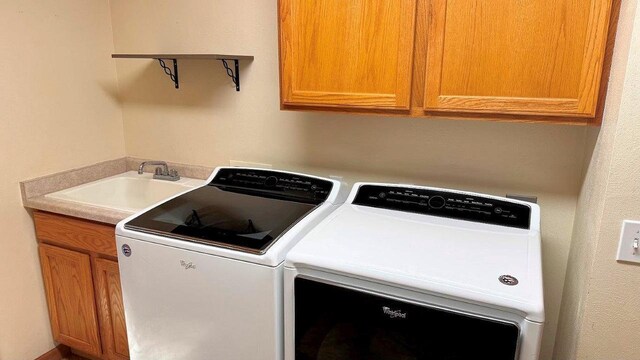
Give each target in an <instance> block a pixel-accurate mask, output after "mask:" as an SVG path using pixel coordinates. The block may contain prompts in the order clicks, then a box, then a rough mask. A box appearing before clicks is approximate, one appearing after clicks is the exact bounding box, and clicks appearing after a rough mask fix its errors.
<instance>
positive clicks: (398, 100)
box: [280, 0, 416, 109]
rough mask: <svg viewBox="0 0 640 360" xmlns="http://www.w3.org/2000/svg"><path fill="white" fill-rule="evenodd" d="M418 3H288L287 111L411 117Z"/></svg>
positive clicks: (284, 16)
mask: <svg viewBox="0 0 640 360" xmlns="http://www.w3.org/2000/svg"><path fill="white" fill-rule="evenodd" d="M415 18H416V0H349V1H344V0H313V1H309V0H280V51H281V52H280V54H281V72H280V74H281V96H282V102H283V104H286V105H311V106H323V107H326V106H328V107H335V106H339V107H356V108H364V109H367V108H369V109H409V105H410V103H411V71H412V70H411V69H412V61H413V44H414V39H413V37H414V34H415V31H414V26H415Z"/></svg>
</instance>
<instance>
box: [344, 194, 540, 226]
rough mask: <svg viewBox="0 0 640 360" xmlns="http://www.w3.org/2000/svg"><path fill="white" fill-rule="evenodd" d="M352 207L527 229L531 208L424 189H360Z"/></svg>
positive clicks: (468, 195)
mask: <svg viewBox="0 0 640 360" xmlns="http://www.w3.org/2000/svg"><path fill="white" fill-rule="evenodd" d="M353 204H354V205H364V206H371V207H376V208H383V209H390V210H399V211H406V212H413V213H420V214H425V215H431V216H440V217H446V218H451V219H460V220H467V221H474V222H480V223H485V224H492V225H501V226H509V227H514V228H519V229H529V222H530V218H531V207H529V206H527V205H523V204H517V203H513V202H509V201H504V200H497V199H493V198H488V197H483V196H480V195H475V194H473V195H472V194H463V193H458V192H449V191H442V190H432V189H425V188H410V187H399V186H381V185H362V186H361V187H360V189H358V193H357V194H356V197H355V199H354V200H353Z"/></svg>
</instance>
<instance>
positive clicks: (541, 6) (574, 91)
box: [279, 0, 619, 124]
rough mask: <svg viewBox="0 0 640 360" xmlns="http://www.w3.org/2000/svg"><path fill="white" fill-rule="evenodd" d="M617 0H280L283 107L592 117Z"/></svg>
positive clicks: (582, 120) (602, 87) (583, 120)
mask: <svg viewBox="0 0 640 360" xmlns="http://www.w3.org/2000/svg"><path fill="white" fill-rule="evenodd" d="M618 7H619V0H584V1H576V0H518V1H515V0H494V1H485V0H349V1H344V0H314V1H307V0H280V1H279V16H280V81H281V103H282V108H283V109H294V110H295V109H312V110H313V109H331V110H338V111H340V110H342V111H349V112H376V113H388V114H400V115H405V116H406V115H408V116H416V117H432V116H438V117H458V118H460V117H462V118H465V117H469V118H471V117H472V118H486V119H500V120H517V121H547V122H561V123H577V124H590V123H596V124H597V123H598V119H597V117H598V112H599V110H601V108H602V101H603V99H604V96H603V95H604V92H605V91H606V82H607V76H608V63H610V62H609V60H610V53H611V49H612V44H613V36H614V34H613V32H614V31H612V30H611V29H615V23H613V24H612V19H614V20H615V19H616V16H613V15H614V14H615V15H617V9H618Z"/></svg>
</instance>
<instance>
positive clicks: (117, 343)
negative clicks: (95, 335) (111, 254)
mask: <svg viewBox="0 0 640 360" xmlns="http://www.w3.org/2000/svg"><path fill="white" fill-rule="evenodd" d="M95 269H96V278H95V280H96V292H97V294H98V308H99V309H100V323H101V324H102V327H101V328H102V338H103V345H104V348H105V349H104V352H105V354H106V355H107V357H108V358H109V359H128V358H129V345H128V343H127V328H126V324H125V318H124V305H123V303H122V288H121V286H120V272H119V270H118V263H117V262H115V261H110V260H105V259H95Z"/></svg>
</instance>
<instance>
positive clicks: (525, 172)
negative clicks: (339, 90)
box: [111, 0, 587, 359]
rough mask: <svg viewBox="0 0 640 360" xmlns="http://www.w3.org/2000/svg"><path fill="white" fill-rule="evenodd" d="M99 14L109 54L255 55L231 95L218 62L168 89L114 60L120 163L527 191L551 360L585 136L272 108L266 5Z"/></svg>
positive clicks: (219, 3) (163, 0) (181, 5)
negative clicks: (105, 21) (536, 209)
mask: <svg viewBox="0 0 640 360" xmlns="http://www.w3.org/2000/svg"><path fill="white" fill-rule="evenodd" d="M111 9H112V19H113V32H114V44H115V48H116V51H117V52H121V53H126V52H134V53H135V52H143V53H145V52H146V53H162V52H165V53H172V52H185V53H231V54H234V53H235V54H247V55H254V56H255V61H253V62H252V63H243V64H242V65H241V87H242V91H241V92H239V93H236V92H235V90H234V87H233V85H232V84H231V80H230V79H229V78H227V76H226V74H225V72H224V69H223V68H222V65H221V64H220V63H219V62H215V61H179V74H180V82H181V83H180V89H179V90H175V89H174V88H173V86H172V84H171V82H170V80H169V79H168V78H167V77H166V76H165V75H164V74H163V73H162V70H161V69H160V68H159V66H158V64H157V62H153V61H151V60H117V61H116V64H117V70H118V78H119V85H120V89H121V93H120V94H121V98H122V106H123V118H124V126H125V138H126V149H127V154H128V155H130V156H136V157H143V158H157V159H165V160H171V161H176V162H184V163H194V164H200V165H209V166H215V165H221V164H228V163H229V160H248V161H258V162H265V163H271V164H274V165H275V166H292V165H295V166H297V165H307V166H316V167H323V168H330V169H334V172H336V173H341V172H360V173H372V174H374V175H373V176H375V177H376V178H378V179H379V178H388V179H390V178H393V179H396V180H401V181H409V182H413V183H421V184H433V185H440V186H449V187H454V188H462V189H469V190H477V191H484V192H488V193H492V194H498V195H504V194H505V193H520V194H532V195H538V196H539V198H540V205H541V206H542V211H543V217H542V227H543V242H544V245H543V247H544V248H543V255H544V273H545V290H546V293H545V296H546V306H547V318H548V326H547V328H546V331H545V340H544V345H543V348H544V349H543V354H544V355H543V359H549V358H550V357H551V353H552V349H553V342H554V335H555V328H556V319H557V316H558V311H559V306H560V299H561V296H562V290H563V282H564V277H565V276H564V274H565V267H566V263H567V254H568V251H569V245H570V240H571V232H572V224H573V216H574V210H575V206H576V199H577V194H578V191H579V186H580V182H581V175H582V168H583V163H584V159H583V158H584V156H585V154H584V148H585V144H586V140H587V137H586V132H587V130H586V129H585V128H578V127H567V126H557V125H540V124H536V125H532V124H508V123H487V122H477V121H451V120H427V119H410V118H397V117H376V116H352V115H337V114H327V113H306V112H283V111H280V110H279V99H278V54H277V49H278V43H277V36H278V33H277V12H276V0H266V1H265V0H260V1H256V0H236V1H231V0H189V1H178V0H173V1H172V0H155V1H144V0H112V1H111ZM141 14H144V15H141ZM336 76H339V74H336Z"/></svg>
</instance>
